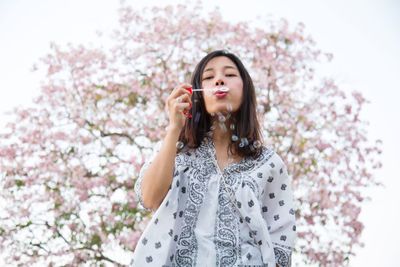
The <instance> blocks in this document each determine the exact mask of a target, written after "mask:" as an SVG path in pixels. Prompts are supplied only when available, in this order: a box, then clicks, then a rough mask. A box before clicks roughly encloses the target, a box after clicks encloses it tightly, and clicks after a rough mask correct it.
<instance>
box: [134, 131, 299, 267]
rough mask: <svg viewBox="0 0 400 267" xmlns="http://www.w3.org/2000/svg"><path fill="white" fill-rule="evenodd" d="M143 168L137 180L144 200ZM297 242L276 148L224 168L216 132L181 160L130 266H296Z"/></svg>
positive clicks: (181, 154)
mask: <svg viewBox="0 0 400 267" xmlns="http://www.w3.org/2000/svg"><path fill="white" fill-rule="evenodd" d="M156 153H158V149H156V151H155V152H154V154H153V156H152V157H151V158H150V160H149V161H147V162H146V163H145V165H144V166H143V167H142V169H141V171H140V174H139V177H138V179H137V181H136V184H135V191H136V196H137V197H138V201H139V202H140V203H141V204H142V205H143V202H142V198H141V196H142V193H141V182H142V179H143V173H144V171H145V170H146V169H147V167H148V166H149V164H150V163H151V162H152V160H153V159H154V157H155V156H156ZM295 239H296V225H295V212H294V207H293V193H292V190H291V185H290V179H289V176H288V173H287V169H286V166H285V164H284V163H283V161H282V159H281V158H280V157H279V155H277V154H276V153H275V152H274V151H273V150H272V149H269V148H266V147H263V149H262V154H261V155H260V156H259V157H258V158H256V159H253V158H251V157H248V158H244V159H243V160H242V161H241V162H239V163H232V164H230V165H229V166H227V167H226V168H225V169H224V170H223V171H221V170H220V168H219V166H218V164H217V161H216V153H215V147H214V143H213V141H212V139H211V138H210V137H206V138H204V141H203V142H202V144H201V145H200V146H199V147H198V148H197V149H189V148H184V149H183V150H182V151H180V152H179V153H178V154H177V156H176V158H175V168H174V173H173V180H172V183H171V186H170V189H169V191H168V193H167V195H166V196H165V198H164V200H163V202H162V203H161V205H160V207H159V208H158V209H157V210H156V211H155V212H154V214H153V217H152V219H151V220H150V222H149V224H148V225H147V227H146V229H145V230H144V232H143V234H142V236H141V237H140V239H139V241H138V244H137V246H136V249H135V251H134V256H133V259H132V261H131V265H130V266H135V267H143V266H155V267H161V266H163V267H167V266H170V267H175V266H184V267H189V266H201V267H215V266H223V267H226V266H238V267H239V266H240V267H244V266H254V267H258V266H260V267H261V266H263V267H265V266H269V267H275V266H276V264H277V265H278V266H290V265H291V252H292V249H293V246H294V243H295Z"/></svg>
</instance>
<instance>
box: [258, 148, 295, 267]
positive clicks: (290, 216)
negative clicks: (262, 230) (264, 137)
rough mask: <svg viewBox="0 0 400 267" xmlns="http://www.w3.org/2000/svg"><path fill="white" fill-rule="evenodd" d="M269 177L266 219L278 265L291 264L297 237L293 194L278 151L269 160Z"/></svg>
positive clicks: (264, 203) (265, 200)
mask: <svg viewBox="0 0 400 267" xmlns="http://www.w3.org/2000/svg"><path fill="white" fill-rule="evenodd" d="M268 164H269V167H270V173H269V177H268V178H267V179H268V180H267V185H266V188H265V196H264V200H263V208H262V210H263V217H264V219H265V220H266V222H267V225H268V230H269V233H270V236H271V241H272V244H273V246H274V252H275V260H276V265H277V266H278V267H289V266H291V254H292V250H293V247H294V245H295V239H296V221H295V211H294V210H295V207H294V195H293V192H292V189H291V179H290V177H289V175H288V173H287V168H286V166H285V164H284V162H283V161H282V159H281V158H280V156H279V155H278V154H276V153H275V155H274V156H273V157H272V158H271V160H270V161H269V162H268Z"/></svg>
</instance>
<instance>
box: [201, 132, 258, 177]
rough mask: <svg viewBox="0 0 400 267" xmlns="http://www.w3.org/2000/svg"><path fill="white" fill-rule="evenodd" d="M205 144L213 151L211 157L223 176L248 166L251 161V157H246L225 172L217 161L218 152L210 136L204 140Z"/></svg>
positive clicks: (227, 167)
mask: <svg viewBox="0 0 400 267" xmlns="http://www.w3.org/2000/svg"><path fill="white" fill-rule="evenodd" d="M204 144H206V145H207V146H208V148H210V151H211V155H210V157H211V158H212V159H213V162H214V165H215V167H216V168H217V170H218V171H219V172H220V173H221V174H224V173H230V172H232V171H234V170H235V169H237V168H239V167H240V166H242V165H243V166H245V165H247V164H246V163H248V162H249V161H250V160H251V159H250V158H249V157H244V158H242V159H241V160H240V161H238V162H231V163H229V164H228V165H227V166H226V167H225V168H224V169H223V170H221V168H220V167H219V165H218V161H217V151H216V149H215V144H214V140H213V139H212V138H211V137H210V136H206V137H205V138H204Z"/></svg>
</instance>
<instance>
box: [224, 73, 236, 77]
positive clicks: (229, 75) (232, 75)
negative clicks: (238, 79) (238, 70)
mask: <svg viewBox="0 0 400 267" xmlns="http://www.w3.org/2000/svg"><path fill="white" fill-rule="evenodd" d="M226 76H228V77H235V76H236V74H233V73H231V74H227V75H226Z"/></svg>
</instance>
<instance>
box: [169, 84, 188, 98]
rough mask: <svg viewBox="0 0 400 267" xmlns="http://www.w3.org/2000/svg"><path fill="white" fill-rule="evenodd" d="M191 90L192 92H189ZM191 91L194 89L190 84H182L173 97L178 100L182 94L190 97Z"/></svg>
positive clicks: (173, 92) (173, 93)
mask: <svg viewBox="0 0 400 267" xmlns="http://www.w3.org/2000/svg"><path fill="white" fill-rule="evenodd" d="M189 89H190V90H189ZM191 89H192V86H191V85H190V84H188V83H184V84H181V85H179V86H178V87H176V88H175V89H174V90H173V91H172V93H171V97H172V98H176V97H178V96H179V95H181V94H187V95H189V96H190V95H191V94H192V91H191Z"/></svg>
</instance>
